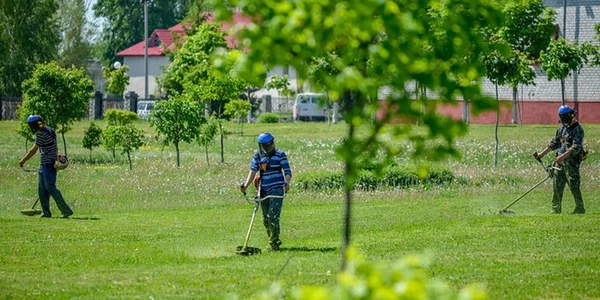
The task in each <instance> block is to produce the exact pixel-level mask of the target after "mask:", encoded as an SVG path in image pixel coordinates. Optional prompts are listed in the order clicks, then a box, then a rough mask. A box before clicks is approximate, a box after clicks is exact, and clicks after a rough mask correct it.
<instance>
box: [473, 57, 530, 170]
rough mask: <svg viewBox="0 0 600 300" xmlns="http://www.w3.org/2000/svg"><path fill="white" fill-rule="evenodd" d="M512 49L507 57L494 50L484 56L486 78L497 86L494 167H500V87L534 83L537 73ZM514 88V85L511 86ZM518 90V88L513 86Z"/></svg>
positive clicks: (527, 60)
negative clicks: (519, 83) (518, 83)
mask: <svg viewBox="0 0 600 300" xmlns="http://www.w3.org/2000/svg"><path fill="white" fill-rule="evenodd" d="M511 50H512V49H508V51H507V55H503V54H502V53H501V51H500V50H494V51H492V52H491V53H489V54H486V55H483V56H482V61H483V64H484V65H485V68H486V74H487V75H486V76H487V78H488V79H490V81H492V82H493V83H494V85H495V86H496V102H497V103H498V110H496V128H495V132H494V133H495V140H496V147H495V151H494V166H497V165H498V146H499V141H498V125H499V124H498V123H499V119H500V105H499V103H500V99H499V98H498V85H504V84H507V83H511V82H513V81H518V82H523V83H527V84H531V83H533V78H534V77H535V72H534V71H533V70H532V69H531V68H530V66H531V63H532V61H531V60H529V59H528V58H527V57H526V56H525V55H522V53H521V52H518V51H517V53H516V54H513V53H512V51H515V50H512V51H511ZM511 86H512V84H511ZM513 88H516V86H513Z"/></svg>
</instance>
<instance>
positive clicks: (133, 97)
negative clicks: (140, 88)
mask: <svg viewBox="0 0 600 300" xmlns="http://www.w3.org/2000/svg"><path fill="white" fill-rule="evenodd" d="M125 98H126V99H127V100H129V111H132V112H134V113H136V114H137V106H138V94H136V93H135V92H134V91H130V92H129V93H127V94H126V95H125Z"/></svg>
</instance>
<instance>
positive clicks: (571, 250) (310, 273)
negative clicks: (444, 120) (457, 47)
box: [0, 121, 600, 299]
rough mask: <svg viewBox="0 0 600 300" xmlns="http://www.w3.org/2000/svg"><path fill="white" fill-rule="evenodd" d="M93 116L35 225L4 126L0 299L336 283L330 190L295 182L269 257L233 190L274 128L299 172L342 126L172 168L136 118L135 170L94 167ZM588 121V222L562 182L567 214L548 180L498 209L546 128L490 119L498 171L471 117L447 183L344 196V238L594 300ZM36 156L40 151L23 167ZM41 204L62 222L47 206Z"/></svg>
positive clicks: (372, 254)
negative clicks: (278, 246) (348, 208)
mask: <svg viewBox="0 0 600 300" xmlns="http://www.w3.org/2000/svg"><path fill="white" fill-rule="evenodd" d="M99 124H100V125H101V127H103V128H104V127H105V126H106V124H105V123H103V122H100V123H99ZM88 125H89V121H83V122H79V123H76V124H75V125H74V128H73V130H72V131H70V132H69V133H67V136H66V137H67V143H68V151H69V152H68V154H69V156H70V158H71V161H72V165H71V166H69V168H68V169H67V170H65V171H61V172H60V173H59V181H58V187H59V188H60V189H61V191H62V192H63V194H64V195H65V197H66V199H67V202H68V203H69V204H70V205H71V207H72V208H73V210H74V211H75V215H74V216H73V217H72V218H71V219H68V220H63V219H60V218H53V219H40V218H39V217H27V216H23V215H21V214H20V213H19V212H20V210H21V209H24V208H28V207H30V206H31V205H32V204H33V202H34V201H35V199H36V195H37V175H36V174H35V173H25V172H23V171H21V170H20V169H19V167H18V161H19V159H20V158H21V157H22V156H23V155H24V153H25V149H26V148H25V141H24V139H23V138H20V137H19V136H18V135H17V134H16V133H15V132H16V129H17V128H18V123H17V122H13V121H0V145H2V148H0V153H1V154H2V156H1V157H0V224H1V225H0V226H1V235H0V265H1V266H2V267H1V268H0V298H2V299H7V298H8V299H71V298H79V299H110V298H125V299H140V298H154V299H180V298H191V299H226V298H238V299H247V298H249V297H254V296H256V295H258V294H259V293H260V292H261V291H263V290H265V289H268V288H269V286H270V285H271V283H273V282H274V281H278V282H280V283H281V284H282V285H283V286H284V287H285V288H289V289H292V288H295V287H299V286H305V285H326V286H332V285H334V284H335V282H336V275H337V274H338V273H339V269H340V263H341V252H340V251H341V250H340V248H341V241H342V228H343V218H342V217H343V201H344V198H343V195H342V194H341V192H339V191H329V192H314V191H302V190H298V189H295V187H294V186H293V185H292V189H291V191H290V193H289V194H288V196H287V197H286V200H285V204H284V208H283V214H282V220H281V222H282V240H283V242H284V244H283V245H282V247H283V250H282V251H280V252H269V251H267V239H266V234H265V231H264V228H263V227H262V220H260V218H258V219H257V221H256V222H255V226H254V230H253V232H252V236H251V240H250V245H251V246H255V247H260V248H262V250H263V253H262V254H260V255H257V256H252V257H241V256H237V255H236V254H235V247H236V246H238V245H241V244H242V243H243V241H244V237H245V235H246V232H247V230H248V225H249V221H250V216H251V213H252V206H251V205H249V204H248V203H247V202H246V201H245V200H244V199H243V197H242V196H241V194H240V193H239V192H238V190H237V185H238V184H239V182H240V181H242V180H243V179H244V178H245V176H246V175H247V171H248V167H249V160H250V158H251V155H252V153H253V151H254V149H256V143H255V136H256V135H257V134H259V133H261V132H263V131H270V132H272V133H273V134H274V135H275V137H276V143H277V146H278V147H279V148H281V149H283V150H285V151H286V153H287V154H288V156H289V158H290V161H291V164H292V168H293V170H294V172H295V174H301V173H304V172H311V171H313V170H339V169H341V168H342V164H341V163H340V162H339V161H338V160H336V159H335V153H334V149H335V147H336V145H337V144H338V143H339V141H340V140H341V139H342V138H343V137H344V135H345V132H346V129H347V128H346V126H345V125H344V124H336V125H327V124H325V123H282V124H274V125H273V124H269V125H265V124H244V127H243V132H244V134H243V135H242V136H240V135H239V134H230V135H228V136H227V137H226V139H225V141H224V143H225V154H224V157H225V163H221V162H220V161H221V155H220V153H219V146H218V144H215V145H212V146H211V147H209V154H208V155H209V161H208V162H207V161H206V154H205V152H204V148H203V147H199V146H197V145H189V144H183V145H182V152H181V158H182V161H181V162H182V165H181V167H180V168H177V167H176V166H175V152H174V149H173V147H170V148H165V149H162V147H161V146H160V145H158V144H157V142H156V141H155V140H154V131H153V129H152V128H150V127H148V124H147V123H146V122H142V121H140V122H139V123H137V126H139V127H140V128H144V129H145V130H146V131H147V132H148V138H149V142H150V143H149V145H147V146H144V147H143V149H140V150H139V151H136V152H134V153H133V170H132V171H130V170H129V166H128V164H127V162H126V158H125V157H124V156H123V155H120V154H117V158H116V161H113V158H112V156H111V155H110V154H109V153H108V152H107V151H106V150H104V149H95V150H94V151H93V153H92V159H93V162H90V161H89V151H87V150H86V149H84V148H83V147H82V146H81V138H82V136H83V132H84V130H85V128H86V127H87V126H88ZM226 126H227V128H228V130H230V131H234V128H237V127H234V126H233V125H231V124H227V125H226ZM584 126H585V130H586V148H587V149H588V150H589V151H590V153H591V154H590V158H589V159H588V160H587V161H586V162H584V164H583V166H582V177H583V180H584V182H583V183H582V192H583V196H584V201H585V203H586V209H587V214H586V215H571V214H569V213H568V212H570V211H572V209H573V206H574V204H573V199H572V196H571V194H570V192H569V191H568V189H567V190H566V191H565V196H564V201H563V211H564V212H565V213H564V214H562V215H552V214H550V213H549V212H550V199H551V194H552V184H551V181H550V180H549V181H546V182H545V183H544V184H542V185H541V186H539V187H538V188H537V189H535V190H533V191H532V192H531V193H530V194H528V195H527V196H526V197H524V198H523V199H522V200H520V201H519V202H518V203H516V204H515V205H514V206H513V207H511V210H514V211H516V214H515V215H514V216H499V215H498V214H497V213H498V211H499V210H500V209H501V208H503V207H504V206H506V205H507V204H508V203H510V202H511V201H513V200H514V199H516V198H517V197H518V196H520V195H521V194H523V193H524V192H525V191H527V190H528V189H529V188H530V187H531V186H533V185H534V184H536V183H537V182H538V181H540V180H541V179H543V178H544V176H545V173H544V171H543V170H542V167H541V166H540V165H539V164H538V163H537V162H536V161H535V160H533V159H532V158H531V153H532V152H534V151H536V150H540V149H542V148H543V146H544V145H545V144H546V142H547V141H548V140H549V139H550V138H551V137H552V135H553V134H554V131H555V127H554V126H502V127H500V129H499V135H500V137H499V140H500V147H499V159H498V166H496V167H494V166H493V153H494V127H493V126H485V125H472V126H470V132H469V134H468V135H467V136H465V137H462V138H460V139H459V140H458V141H457V146H458V147H459V149H460V150H461V152H462V154H463V155H462V158H461V159H460V160H448V161H443V162H439V164H441V165H444V166H446V167H448V168H450V169H451V170H452V171H453V172H454V173H455V175H456V176H457V177H458V180H457V181H456V183H455V184H452V185H449V186H441V187H415V188H411V189H398V190H393V189H392V190H380V191H374V192H364V191H356V192H355V193H354V194H353V196H354V198H353V206H352V213H353V219H352V238H351V239H352V243H353V245H354V246H355V247H356V248H357V250H358V252H359V253H361V254H362V255H364V256H365V257H366V258H367V259H368V260H371V261H374V262H375V261H389V262H393V261H395V260H397V259H399V258H401V257H404V256H406V255H411V254H419V255H431V256H432V257H433V261H432V264H431V266H430V268H429V271H430V276H431V277H432V278H437V279H441V280H443V281H445V282H447V283H448V284H450V285H451V286H452V287H453V288H455V289H459V288H461V287H464V286H465V285H467V284H474V283H475V284H480V285H481V286H483V287H485V289H486V290H487V292H488V294H489V296H490V298H491V299H593V298H600V285H599V284H598V282H600V230H598V228H600V220H599V216H600V205H599V200H600V196H598V193H599V191H600V188H599V187H598V180H599V179H600V167H599V162H600V159H598V157H597V156H598V155H597V151H596V149H598V146H600V145H599V143H600V126H598V125H588V124H584ZM61 148H62V145H61ZM546 161H547V162H549V158H547V160H546ZM398 162H399V163H400V164H410V162H409V161H407V160H406V159H405V158H402V157H399V158H398ZM38 163H39V155H37V156H36V157H35V158H33V159H32V160H30V162H28V164H27V166H28V167H35V166H36V165H37V164H38ZM51 206H52V209H53V212H54V216H56V217H58V216H59V215H60V213H59V212H58V210H57V209H56V205H55V203H54V202H53V201H52V200H51ZM38 207H39V206H38Z"/></svg>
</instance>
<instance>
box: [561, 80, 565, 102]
mask: <svg viewBox="0 0 600 300" xmlns="http://www.w3.org/2000/svg"><path fill="white" fill-rule="evenodd" d="M560 91H561V94H562V102H561V103H562V104H561V105H565V79H564V78H563V79H561V80H560Z"/></svg>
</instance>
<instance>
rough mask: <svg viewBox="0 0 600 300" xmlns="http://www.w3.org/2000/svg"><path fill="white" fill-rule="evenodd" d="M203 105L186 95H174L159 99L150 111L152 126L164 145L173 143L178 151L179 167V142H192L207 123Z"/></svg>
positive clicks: (178, 160) (178, 164)
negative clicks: (167, 98)
mask: <svg viewBox="0 0 600 300" xmlns="http://www.w3.org/2000/svg"><path fill="white" fill-rule="evenodd" d="M202 109H203V107H202V105H200V104H199V103H198V102H197V101H193V100H191V99H189V97H188V96H186V95H181V96H174V97H171V98H170V99H169V100H166V101H158V102H157V103H156V105H155V106H154V109H153V110H152V111H151V112H150V118H149V120H150V126H152V127H156V133H157V134H158V137H157V138H158V139H159V140H161V144H162V145H163V146H164V147H168V146H169V145H171V144H173V145H174V146H175V151H176V152H177V167H178V168H179V167H180V165H181V164H180V158H179V144H180V143H181V142H186V143H191V142H193V141H194V140H196V138H197V137H198V135H199V134H200V127H201V126H202V124H204V123H206V119H205V118H204V115H203V114H202Z"/></svg>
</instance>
